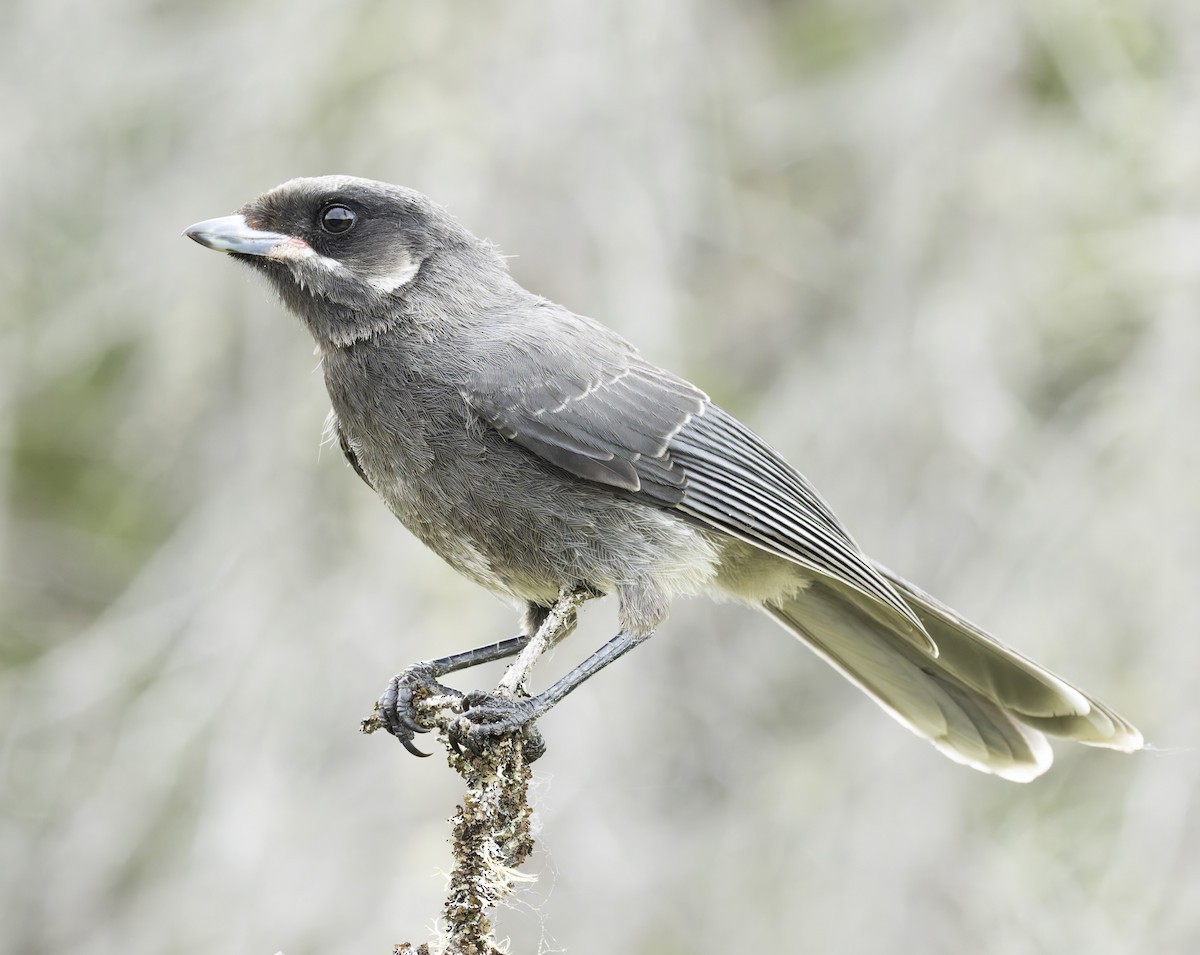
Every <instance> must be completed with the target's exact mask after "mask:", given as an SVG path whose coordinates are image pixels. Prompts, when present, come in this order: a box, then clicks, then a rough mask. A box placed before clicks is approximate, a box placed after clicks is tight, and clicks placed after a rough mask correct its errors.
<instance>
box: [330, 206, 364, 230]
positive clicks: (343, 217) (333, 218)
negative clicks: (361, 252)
mask: <svg viewBox="0 0 1200 955" xmlns="http://www.w3.org/2000/svg"><path fill="white" fill-rule="evenodd" d="M357 219H358V214H357V213H356V212H355V211H354V210H353V209H347V208H346V207H345V206H326V207H325V209H324V210H323V211H322V212H321V228H322V229H324V230H325V231H326V232H331V233H332V234H333V235H341V234H342V233H343V232H349V231H350V230H351V229H352V228H353V227H354V223H355V220H357Z"/></svg>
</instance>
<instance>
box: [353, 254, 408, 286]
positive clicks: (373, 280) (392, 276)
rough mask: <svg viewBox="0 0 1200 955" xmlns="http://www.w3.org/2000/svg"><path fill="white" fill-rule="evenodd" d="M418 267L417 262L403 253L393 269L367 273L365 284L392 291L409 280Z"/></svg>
mask: <svg viewBox="0 0 1200 955" xmlns="http://www.w3.org/2000/svg"><path fill="white" fill-rule="evenodd" d="M420 269H421V266H420V264H419V263H417V262H414V261H413V260H412V259H410V258H409V257H408V256H407V255H405V256H403V257H401V259H400V262H399V263H398V265H397V267H396V269H395V270H393V271H391V272H388V273H386V274H384V275H368V276H367V277H366V278H367V284H368V285H370V286H371V288H373V289H375V290H376V291H378V292H384V293H386V292H394V291H396V289H398V288H401V287H402V286H405V285H407V284H408V283H409V282H411V281H412V280H413V277H414V276H415V275H416V274H417V272H419V271H420Z"/></svg>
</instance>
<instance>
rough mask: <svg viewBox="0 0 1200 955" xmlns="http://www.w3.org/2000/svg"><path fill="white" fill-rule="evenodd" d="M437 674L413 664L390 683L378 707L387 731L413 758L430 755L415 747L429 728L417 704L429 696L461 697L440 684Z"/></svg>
mask: <svg viewBox="0 0 1200 955" xmlns="http://www.w3.org/2000/svg"><path fill="white" fill-rule="evenodd" d="M438 676H439V674H438V672H437V671H436V670H435V669H434V668H433V667H431V666H430V665H429V664H428V663H414V664H413V665H412V666H410V667H408V668H406V669H405V670H404V672H403V673H397V674H396V675H395V676H394V677H392V679H391V680H390V681H389V682H388V685H387V689H385V690H384V691H383V695H382V696H380V697H379V702H378V703H376V704H375V710H376V712H377V713H378V714H379V719H380V721H381V722H382V723H383V727H384V729H386V730H387V731H388V732H389V733H391V734H392V735H393V736H394V737H396V739H398V740H399V741H400V742H401V743H402V744H403V746H404V748H405V749H406V750H408V751H409V752H410V753H412V754H413V755H414V756H429V755H431V754H430V753H426V752H424V751H422V750H420V749H418V748H417V747H416V746H414V745H413V738H414V737H415V736H416V734H417V733H428V732H429V730H430V727H428V726H424V725H422V724H421V722H420V717H419V716H418V714H417V709H416V706H415V705H414V704H415V701H417V700H420V699H423V698H425V697H428V696H433V695H439V696H459V697H461V696H462V694H461V693H459V691H458V690H454V689H451V688H450V687H448V686H443V685H442V684H441V683H438V681H437V678H438Z"/></svg>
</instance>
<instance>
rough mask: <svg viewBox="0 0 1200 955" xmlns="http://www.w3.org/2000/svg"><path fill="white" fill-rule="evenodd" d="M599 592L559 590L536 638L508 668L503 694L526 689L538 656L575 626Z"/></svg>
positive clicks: (500, 690)
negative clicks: (578, 618) (584, 604)
mask: <svg viewBox="0 0 1200 955" xmlns="http://www.w3.org/2000/svg"><path fill="white" fill-rule="evenodd" d="M597 596H599V594H598V593H597V592H596V591H594V590H592V589H591V588H590V587H575V588H573V589H571V590H565V589H564V590H562V591H560V592H559V595H558V600H556V601H555V602H554V604H553V605H552V606H551V607H550V609H549V610H548V611H547V613H546V615H545V617H544V618H543V619H542V622H541V625H540V626H539V627H538V628H537V630H536V631H535V632H534V635H533V637H532V639H530V641H529V642H528V643H527V644H526V645H525V647H524V649H522V650H521V655H520V656H519V657H517V658H516V659H515V660H514V661H513V662H512V663H511V664H510V665H509V667H508V669H507V670H505V671H504V677H503V678H502V679H501V680H500V683H499V685H497V687H496V693H497V694H498V695H499V696H509V697H513V696H517V695H518V694H520V693H522V692H523V688H524V686H525V681H526V680H528V679H529V674H530V672H531V671H532V670H533V666H534V664H535V663H537V661H538V658H539V657H541V655H542V654H543V653H545V652H546V651H547V650H549V649H550V648H551V647H553V646H554V645H555V644H556V643H558V642H559V641H560V640H561V639H562V638H563V637H565V636H566V635H567V634H568V633H570V632H571V631H572V630H574V629H575V623H576V618H577V612H578V610H579V608H580V606H581V605H582V604H583V603H584V602H585V601H587V600H591V599H592V598H593V597H597Z"/></svg>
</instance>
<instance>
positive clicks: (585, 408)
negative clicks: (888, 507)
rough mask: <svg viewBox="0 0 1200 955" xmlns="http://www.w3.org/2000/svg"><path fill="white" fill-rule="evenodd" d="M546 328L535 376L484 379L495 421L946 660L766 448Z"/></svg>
mask: <svg viewBox="0 0 1200 955" xmlns="http://www.w3.org/2000/svg"><path fill="white" fill-rule="evenodd" d="M540 317H541V318H542V319H543V322H542V324H540V325H539V329H540V332H541V333H542V334H541V335H540V337H539V336H534V335H533V334H531V333H530V331H529V329H528V328H527V327H526V328H522V329H521V332H522V334H521V336H520V338H519V340H515V341H514V340H511V339H510V342H509V346H508V347H510V349H511V352H512V355H511V357H512V359H513V363H514V365H515V366H516V367H517V368H519V369H522V371H523V373H520V374H513V375H512V376H511V377H510V378H508V379H505V380H503V381H498V380H496V378H495V377H494V376H492V377H483V376H480V377H479V378H477V379H476V380H475V381H474V382H473V383H472V385H471V387H469V388H468V389H467V390H466V391H464V398H465V399H466V401H467V403H468V405H469V406H470V407H471V408H472V409H473V410H474V411H475V413H476V414H477V415H478V416H479V417H480V418H481V419H482V420H483V421H485V422H486V423H488V424H489V425H491V426H492V427H493V428H495V429H496V430H497V431H498V432H499V433H500V434H501V435H503V436H504V437H505V438H507V439H509V440H510V441H513V442H515V443H516V444H518V445H520V446H521V447H523V448H525V449H526V450H528V451H530V452H532V453H533V454H535V455H537V456H538V457H539V458H541V459H542V460H544V461H546V462H548V463H550V464H552V465H554V466H555V467H558V468H561V469H562V470H564V471H566V472H568V473H570V474H574V475H575V476H576V477H580V478H583V479H584V480H587V481H594V482H596V483H598V484H603V485H606V486H608V487H611V488H613V489H614V490H617V491H621V492H624V493H626V494H631V495H633V496H635V497H636V498H637V499H638V500H642V501H645V502H647V503H651V504H655V505H657V506H659V507H666V508H674V509H676V510H678V511H679V512H680V513H681V514H682V515H684V516H686V517H687V518H688V519H689V520H692V521H694V522H696V523H698V524H701V525H703V526H708V527H711V528H713V529H715V530H719V531H721V532H722V533H725V534H729V535H731V536H733V537H737V538H739V539H741V540H743V541H746V542H748V543H750V544H752V545H754V546H756V547H760V548H762V549H763V550H766V551H769V552H770V553H773V554H776V555H778V556H779V557H781V558H784V559H786V560H789V561H792V562H794V563H796V564H799V565H801V566H803V567H805V568H806V569H808V570H810V571H812V572H815V573H817V574H821V575H824V576H826V577H830V578H832V579H834V580H836V581H839V582H841V583H843V584H845V585H847V586H849V587H851V588H853V589H854V590H856V591H858V592H860V593H862V594H865V595H866V596H868V597H870V598H871V599H872V600H873V601H874V602H876V603H878V604H879V605H881V606H882V607H883V608H887V610H888V611H889V613H888V618H889V619H892V620H893V622H894V624H895V629H896V631H897V633H899V634H900V635H901V636H903V637H904V638H905V639H907V640H908V641H909V642H911V643H912V644H914V645H915V646H917V647H918V648H919V649H921V650H922V651H924V652H926V653H928V654H930V655H934V656H936V654H937V647H936V646H935V645H934V643H933V641H932V640H931V639H930V638H929V635H928V634H927V633H926V632H925V629H924V627H923V626H922V625H921V622H920V621H919V620H918V618H917V617H916V616H915V615H914V614H913V612H912V610H911V609H910V608H909V606H908V604H906V603H905V602H904V600H903V599H902V598H901V597H900V595H899V594H898V593H897V592H896V590H895V588H894V587H893V586H892V585H891V584H890V583H889V582H888V581H887V580H886V579H884V577H883V576H882V575H881V574H880V573H879V572H878V571H877V570H876V569H875V568H874V567H872V566H871V564H870V563H869V561H868V560H867V558H866V557H865V556H864V555H863V554H862V552H861V551H860V550H859V548H858V546H857V545H856V544H855V543H854V541H853V539H852V538H851V537H850V535H849V533H847V531H846V530H845V528H843V527H842V525H841V523H840V522H839V521H838V520H837V518H836V517H835V516H834V514H833V512H832V511H831V510H830V509H829V507H828V505H826V504H825V502H824V501H822V500H821V498H820V496H819V495H818V494H817V492H816V490H815V489H814V488H813V487H812V486H811V485H810V484H809V483H808V482H807V481H806V480H805V479H804V477H803V476H801V474H800V473H799V472H798V471H796V470H795V469H794V468H793V467H791V465H789V464H788V463H787V462H786V461H785V460H784V459H783V458H782V457H781V456H780V455H779V454H778V453H777V452H775V451H774V450H773V449H772V448H771V447H770V446H769V445H768V444H767V443H766V442H765V441H763V440H762V439H761V438H760V437H758V436H757V435H756V434H754V432H752V431H751V430H750V429H749V428H747V427H746V426H745V425H743V424H741V422H739V421H738V420H737V419H735V418H734V417H733V416H732V415H729V414H728V413H726V412H725V411H723V410H721V409H720V408H719V407H717V406H716V405H714V404H712V402H711V401H709V399H708V396H707V395H705V394H704V392H702V391H700V389H698V388H696V387H695V386H694V385H692V384H689V383H688V382H686V381H684V380H683V379H682V378H678V377H676V376H675V375H672V374H671V373H670V372H667V371H665V370H663V369H661V368H658V367H656V366H654V365H651V364H650V363H649V362H647V361H645V360H644V359H642V358H641V356H639V355H638V354H637V352H636V351H635V350H634V348H633V347H632V346H631V345H629V344H628V343H627V342H625V341H624V340H623V339H621V338H619V337H618V336H616V335H615V333H613V332H611V331H609V330H608V329H606V328H604V327H603V326H601V325H599V324H597V323H594V322H591V321H589V320H587V319H583V318H580V317H579V316H575V315H572V314H571V313H569V312H554V313H547V314H545V315H542V316H540ZM597 333H598V334H597ZM492 347H497V345H496V343H495V342H493V343H492ZM480 365H481V367H484V368H489V369H495V368H497V367H506V366H504V365H503V364H502V363H497V362H495V361H494V360H492V361H488V362H486V363H480Z"/></svg>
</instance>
